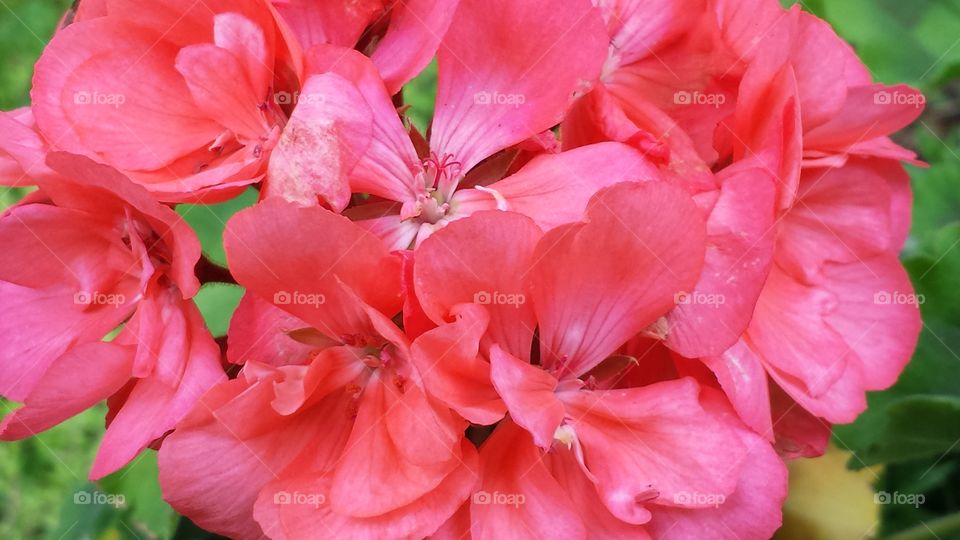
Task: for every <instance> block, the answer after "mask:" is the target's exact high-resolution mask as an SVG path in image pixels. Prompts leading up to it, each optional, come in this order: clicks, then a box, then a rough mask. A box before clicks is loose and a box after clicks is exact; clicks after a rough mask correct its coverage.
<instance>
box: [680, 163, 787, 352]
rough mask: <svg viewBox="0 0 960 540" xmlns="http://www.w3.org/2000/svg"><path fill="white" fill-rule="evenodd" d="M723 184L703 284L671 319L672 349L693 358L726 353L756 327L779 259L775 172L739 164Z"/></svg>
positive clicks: (726, 173)
mask: <svg viewBox="0 0 960 540" xmlns="http://www.w3.org/2000/svg"><path fill="white" fill-rule="evenodd" d="M744 165H746V163H744ZM719 181H720V182H721V188H720V192H719V199H718V200H717V202H716V204H714V206H713V210H712V211H711V212H710V215H709V217H708V219H707V253H706V260H705V262H704V269H703V273H702V274H701V275H700V281H699V282H697V285H696V286H695V287H694V288H693V290H692V291H691V292H690V293H688V294H685V295H683V296H682V297H681V298H680V299H679V300H680V302H679V305H678V306H677V307H676V309H674V310H673V311H672V312H671V313H670V315H669V316H668V317H667V320H668V322H669V327H670V331H669V333H668V334H667V338H666V343H667V345H668V346H669V347H670V348H672V349H673V350H675V351H677V352H678V353H680V354H681V355H683V356H686V357H688V358H697V357H701V356H711V355H716V354H720V353H722V352H723V351H724V350H726V349H727V348H729V347H730V346H732V345H733V344H734V343H736V341H737V340H738V339H739V338H740V335H741V334H743V332H744V331H745V330H746V329H747V326H748V325H749V324H750V318H751V317H752V316H753V310H754V306H756V303H757V298H758V297H759V296H760V291H761V290H762V289H763V284H764V282H765V281H766V278H767V273H768V272H769V271H770V265H771V264H772V261H773V248H774V231H775V226H774V194H775V188H774V181H773V179H772V178H771V176H770V174H769V173H768V172H767V171H765V170H763V169H757V168H749V167H739V166H733V167H728V168H727V169H725V170H724V171H723V172H722V173H721V174H720V178H719Z"/></svg>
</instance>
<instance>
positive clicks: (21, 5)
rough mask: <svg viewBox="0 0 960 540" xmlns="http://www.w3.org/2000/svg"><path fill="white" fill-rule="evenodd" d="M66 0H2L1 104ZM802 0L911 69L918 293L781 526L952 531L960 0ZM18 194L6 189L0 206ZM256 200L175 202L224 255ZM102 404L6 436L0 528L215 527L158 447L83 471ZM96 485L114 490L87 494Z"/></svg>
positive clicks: (958, 480)
mask: <svg viewBox="0 0 960 540" xmlns="http://www.w3.org/2000/svg"><path fill="white" fill-rule="evenodd" d="M783 3H784V4H785V5H789V4H793V3H796V2H795V1H790V0H784V1H783ZM70 4H71V2H70V1H69V0H0V58H2V69H0V107H2V108H3V109H4V110H9V109H11V108H14V107H18V106H22V105H26V104H28V102H29V95H28V93H29V87H30V77H31V75H32V68H33V63H34V62H35V61H36V58H37V57H38V56H39V54H40V52H41V51H42V49H43V46H44V44H45V42H46V41H47V40H49V38H50V36H51V35H52V34H53V31H54V28H55V27H56V25H57V22H58V20H59V18H60V17H61V15H62V13H63V12H64V10H65V9H66V8H67V7H68V6H69V5H70ZM802 5H803V7H804V9H807V10H808V11H812V12H814V13H816V14H817V15H819V16H820V17H822V18H824V19H826V20H828V21H829V22H830V23H831V24H833V26H834V27H835V28H836V30H837V32H838V33H840V35H841V36H843V37H844V38H845V39H847V40H848V41H849V42H851V43H852V44H853V45H854V47H855V48H856V49H857V51H858V52H859V54H860V55H861V57H862V58H863V59H864V61H865V62H866V63H867V65H868V66H869V67H870V69H871V70H872V71H873V73H874V76H875V78H876V79H877V80H878V81H881V82H886V83H900V82H904V83H908V84H911V85H913V86H916V87H918V88H920V89H922V90H923V91H924V93H925V94H926V95H927V99H928V106H927V110H926V112H925V113H924V115H923V117H922V118H921V119H920V121H919V122H917V123H916V124H915V125H914V126H912V127H911V128H909V129H907V130H905V132H904V133H902V134H900V135H898V139H899V141H900V142H901V143H903V144H906V145H908V146H910V147H912V148H915V149H917V150H918V151H919V153H920V156H921V158H922V159H923V160H925V161H926V162H928V163H929V164H930V165H931V167H930V168H928V169H919V168H911V169H910V172H911V175H912V177H913V180H914V199H915V200H914V206H915V208H914V230H913V234H912V236H911V239H910V241H909V243H908V246H907V249H906V251H905V253H904V255H903V258H904V261H905V263H906V265H907V267H908V269H909V270H910V273H911V277H912V279H913V281H914V284H915V286H916V288H917V292H918V293H920V294H923V295H924V297H925V300H926V302H925V303H924V304H923V307H922V309H923V315H924V331H923V335H922V337H921V342H920V346H919V348H918V350H917V353H916V356H915V358H914V361H913V362H912V363H911V364H910V366H909V367H908V368H907V370H906V371H905V373H904V374H903V376H902V377H901V379H900V381H899V382H898V383H897V385H896V386H894V387H893V388H892V389H890V390H888V391H886V392H880V393H877V394H874V395H872V396H870V409H869V410H868V411H867V412H866V413H865V414H864V415H863V416H862V417H861V418H860V419H858V420H857V422H855V423H854V424H852V425H848V426H837V427H836V428H835V430H834V448H833V449H832V450H831V451H830V452H829V453H828V454H827V456H825V457H824V458H821V459H816V460H805V461H802V462H797V463H794V464H792V465H791V495H790V499H789V500H788V502H787V506H786V509H785V526H784V528H783V530H781V531H780V533H778V535H777V538H779V539H781V540H793V539H801V538H802V539H819V538H822V539H831V540H832V539H845V538H854V539H856V538H890V539H893V540H913V539H927V538H929V539H944V540H946V539H960V376H958V373H960V308H958V306H960V0H909V1H904V0H807V1H806V2H802ZM435 85H436V73H435V66H432V67H431V69H428V70H427V71H426V72H425V73H424V74H423V75H422V76H421V77H419V78H418V79H417V80H416V81H414V83H413V84H412V85H411V87H409V88H408V89H407V90H406V95H405V98H406V102H407V103H408V104H409V105H410V106H411V112H410V114H411V116H412V117H413V120H414V122H415V124H416V125H418V126H419V127H421V129H422V128H423V127H424V126H426V125H427V123H428V122H429V115H430V110H431V108H432V99H433V98H432V96H433V89H434V88H435ZM23 193H24V192H23V191H22V190H16V189H5V188H0V209H3V208H6V207H7V206H9V205H10V204H12V203H14V202H16V201H17V200H18V199H19V198H20V197H21V196H22V195H23ZM254 199H255V196H254V195H253V194H251V193H248V194H245V195H244V196H241V197H240V198H238V199H237V200H235V201H231V202H228V203H225V204H222V205H217V206H214V207H192V206H187V205H183V206H181V207H180V208H178V211H179V212H180V213H181V214H182V215H183V216H184V217H185V219H186V220H187V221H188V222H189V223H190V224H191V225H192V226H193V227H194V228H195V229H196V230H197V232H198V233H199V234H200V237H201V240H202V242H203V245H204V251H205V253H206V254H207V255H208V257H209V258H211V259H212V260H214V261H215V262H218V263H221V264H222V262H223V253H222V246H221V245H220V234H221V233H222V228H223V223H224V222H225V221H226V220H227V219H228V218H229V216H230V215H231V214H232V213H234V212H236V211H237V209H239V208H242V207H244V206H248V205H249V204H252V202H253V200H254ZM0 249H2V247H0ZM239 295H240V291H239V289H237V288H236V287H231V286H226V285H209V286H207V287H205V288H204V290H203V291H202V292H201V295H200V297H199V298H198V300H197V302H198V304H199V305H200V306H201V309H202V311H203V312H204V314H205V316H207V320H208V322H209V324H210V325H211V328H212V329H213V330H214V332H215V333H216V334H218V335H223V333H225V331H226V324H227V321H228V320H229V316H230V313H231V312H232V309H233V308H234V307H235V306H236V302H237V300H238V298H239ZM12 407H13V404H10V403H5V402H2V401H0V413H6V412H8V411H9V410H10V408H12ZM103 417H104V410H103V409H102V408H98V409H94V410H91V411H88V412H87V413H85V414H82V415H80V416H79V417H77V418H74V419H73V420H70V421H68V422H66V423H64V424H62V425H60V426H58V427H56V428H54V429H52V430H50V431H48V432H45V433H43V434H41V435H40V436H38V437H35V438H33V439H29V440H25V441H22V442H19V443H3V444H0V538H3V539H6V538H11V539H20V538H23V539H54V540H58V539H61V538H71V539H72V538H78V539H90V540H112V539H126V538H131V539H134V538H139V539H153V538H157V539H160V538H162V539H168V538H177V539H195V538H206V537H210V536H209V535H207V534H205V533H204V532H202V531H200V530H198V529H196V527H194V526H192V524H190V523H189V522H188V521H187V520H184V519H180V518H179V517H178V516H177V515H176V514H175V513H174V512H173V511H172V510H171V509H170V508H169V507H168V506H167V505H166V504H165V503H163V501H162V500H161V499H160V496H159V488H158V486H157V482H156V459H155V456H154V454H153V452H146V453H144V454H143V455H142V456H141V457H140V458H139V459H137V460H136V462H134V463H133V464H131V465H130V466H128V467H127V468H125V469H124V470H122V471H120V472H118V473H116V474H114V475H112V476H110V477H108V478H106V479H104V480H103V481H100V482H98V483H97V485H93V484H90V483H89V482H87V481H86V472H87V470H88V469H89V466H90V463H91V462H92V459H93V456H94V453H95V451H96V445H97V442H98V440H99V437H100V435H101V433H102V430H103ZM98 494H99V495H98ZM106 496H114V497H113V498H110V499H106V500H109V501H112V502H113V503H115V504H86V503H85V502H84V501H86V500H88V499H89V500H91V501H92V502H102V501H103V500H105V499H104V497H106ZM117 496H122V497H123V501H122V504H119V503H120V501H119V499H118V497H117ZM888 500H889V501H891V502H889V503H888V502H886V501H888Z"/></svg>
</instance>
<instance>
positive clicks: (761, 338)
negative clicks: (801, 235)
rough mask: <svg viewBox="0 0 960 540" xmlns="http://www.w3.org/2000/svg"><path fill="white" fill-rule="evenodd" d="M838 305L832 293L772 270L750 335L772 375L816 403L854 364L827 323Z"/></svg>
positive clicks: (841, 342)
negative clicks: (783, 378)
mask: <svg viewBox="0 0 960 540" xmlns="http://www.w3.org/2000/svg"><path fill="white" fill-rule="evenodd" d="M835 306H836V299H835V298H834V296H833V295H832V294H830V293H829V292H828V291H825V290H824V289H823V288H820V287H811V286H809V285H805V284H803V283H801V282H800V281H798V280H797V279H796V278H795V277H793V276H790V275H789V274H787V273H785V272H784V271H783V270H781V269H780V268H779V267H774V269H773V271H771V272H770V277H769V279H768V280H767V283H766V286H765V287H764V289H763V293H762V294H761V295H760V301H759V302H758V303H757V309H756V311H755V312H754V315H753V321H752V322H751V323H750V329H749V331H748V334H747V341H748V343H749V344H750V345H751V348H752V349H753V350H754V351H756V353H757V354H758V355H759V356H760V358H761V359H762V361H763V363H764V365H765V366H767V369H768V370H773V371H774V372H775V373H778V374H782V376H784V377H789V378H790V380H791V381H792V384H795V385H796V386H797V387H798V388H802V389H803V391H804V393H805V394H808V395H809V396H811V397H812V398H814V399H815V398H817V397H818V396H822V395H823V394H824V393H826V392H827V391H828V390H829V389H830V388H831V387H832V386H833V385H834V384H835V383H837V382H838V381H839V380H840V379H841V376H842V375H843V373H844V371H845V370H846V369H847V365H848V364H855V363H856V362H855V354H854V353H853V351H852V350H851V349H850V347H849V345H848V344H847V342H846V341H845V339H844V336H843V335H841V334H840V333H839V332H837V331H835V330H833V329H831V328H830V327H829V326H827V324H826V322H825V321H824V316H825V315H827V314H828V313H830V312H831V311H832V310H833V309H834V308H835ZM775 378H776V376H775Z"/></svg>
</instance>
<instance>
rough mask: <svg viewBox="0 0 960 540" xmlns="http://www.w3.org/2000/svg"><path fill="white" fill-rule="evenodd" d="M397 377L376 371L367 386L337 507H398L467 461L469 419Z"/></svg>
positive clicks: (377, 511)
mask: <svg viewBox="0 0 960 540" xmlns="http://www.w3.org/2000/svg"><path fill="white" fill-rule="evenodd" d="M395 377H396V376H394V375H390V374H388V373H385V372H383V371H377V372H374V374H373V375H372V376H371V378H370V379H369V381H368V382H367V386H366V389H365V390H364V391H363V395H362V396H361V398H360V409H359V412H358V414H357V418H356V422H355V425H354V428H353V432H352V433H351V436H350V440H349V441H348V442H347V451H346V452H345V453H344V455H343V457H342V458H341V460H340V461H339V463H338V464H337V466H336V470H335V472H334V473H333V477H332V485H331V487H330V500H331V506H332V510H333V511H334V512H336V513H339V514H345V515H348V516H353V517H359V518H371V517H375V516H379V515H383V514H386V513H389V512H391V511H393V510H397V509H399V508H402V507H404V506H406V505H409V504H412V503H414V502H415V501H417V500H418V499H420V498H422V497H424V496H426V495H427V494H429V493H430V492H431V491H432V490H433V489H435V488H437V487H438V486H440V485H441V484H442V483H443V482H444V480H445V479H446V478H447V477H448V476H449V475H451V474H455V472H456V470H457V469H458V468H459V467H460V466H461V465H462V464H463V463H464V460H465V458H464V457H463V451H462V448H461V444H460V441H461V439H462V437H463V429H464V428H465V425H464V422H463V421H462V420H459V419H457V418H455V417H454V415H453V414H452V413H451V412H450V411H449V410H448V409H445V408H443V407H435V406H434V405H433V404H431V403H430V400H429V398H428V397H427V396H426V394H425V393H424V391H423V390H422V389H421V388H419V387H417V386H416V385H415V384H413V382H412V381H410V382H407V383H405V384H402V383H401V382H400V381H399V380H398V379H396V378H395ZM457 506H459V505H457ZM438 526H439V524H438Z"/></svg>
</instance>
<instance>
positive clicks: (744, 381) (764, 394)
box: [703, 339, 774, 440]
mask: <svg viewBox="0 0 960 540" xmlns="http://www.w3.org/2000/svg"><path fill="white" fill-rule="evenodd" d="M703 363H704V364H706V365H707V367H709V368H710V370H711V371H713V373H714V375H716V376H717V381H718V382H719V383H720V387H721V388H723V391H724V393H725V394H726V395H727V398H728V399H729V400H730V405H731V406H732V407H733V408H734V410H735V411H736V412H737V415H739V417H740V419H741V420H743V423H744V424H746V425H747V426H749V427H750V428H751V429H753V431H755V432H756V433H758V434H759V435H761V436H762V437H765V438H767V439H770V440H773V438H774V432H773V420H772V419H771V412H770V391H769V389H768V387H767V372H766V370H765V369H764V367H763V364H761V363H760V359H759V358H758V357H757V355H756V353H755V352H754V351H753V350H751V349H750V345H749V344H747V342H746V341H744V340H742V339H741V340H739V341H737V343H736V344H735V345H734V346H733V347H730V348H729V349H727V350H726V351H725V352H724V353H723V354H721V355H718V356H713V357H707V358H703Z"/></svg>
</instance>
